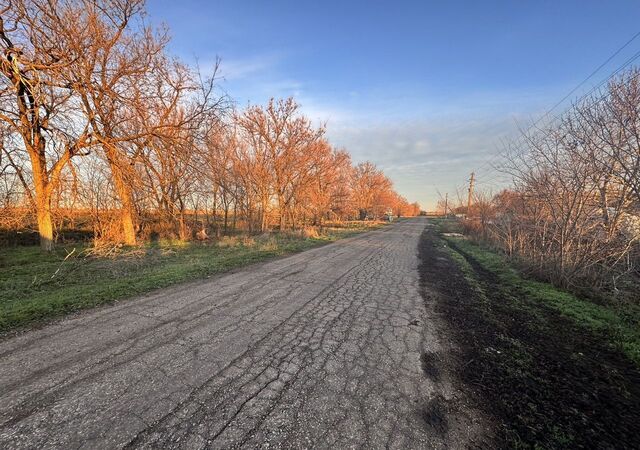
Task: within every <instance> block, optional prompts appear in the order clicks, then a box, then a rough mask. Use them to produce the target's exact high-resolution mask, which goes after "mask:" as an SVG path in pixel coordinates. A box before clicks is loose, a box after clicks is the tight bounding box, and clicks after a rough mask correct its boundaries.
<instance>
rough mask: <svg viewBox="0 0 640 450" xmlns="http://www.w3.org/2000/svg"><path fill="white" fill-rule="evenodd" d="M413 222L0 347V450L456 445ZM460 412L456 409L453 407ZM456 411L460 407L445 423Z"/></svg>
mask: <svg viewBox="0 0 640 450" xmlns="http://www.w3.org/2000/svg"><path fill="white" fill-rule="evenodd" d="M425 224H426V221H425V220H424V219H423V218H416V219H407V220H403V221H401V222H398V223H396V224H394V225H391V226H389V227H386V228H385V229H383V230H381V231H374V232H370V233H366V234H363V235H360V236H357V237H355V238H350V239H346V240H343V241H340V242H338V243H335V244H332V245H327V246H324V247H321V248H316V249H313V250H310V251H306V252H304V253H299V254H296V255H293V256H290V257H287V258H282V259H279V260H275V261H271V262H268V263H265V264H260V265H254V266H251V267H247V268H245V269H242V270H237V271H235V272H232V273H227V274H224V275H221V276H216V277H212V278H210V279H207V280H203V281H199V282H195V283H190V284H185V285H181V286H176V287H173V288H169V289H164V290H160V291H157V292H155V293H152V294H149V295H146V296H144V297H141V298H138V299H133V300H129V301H124V302H122V303H119V304H117V305H114V306H109V307H105V308H100V309H97V310H94V311H91V312H85V313H81V314H78V315H76V316H74V317H71V318H67V319H64V320H62V321H59V322H57V323H54V324H51V325H48V326H45V327H42V328H41V329H38V330H34V331H30V332H25V333H22V334H19V335H17V336H13V337H8V338H5V339H4V340H3V341H2V342H0V358H1V361H2V365H1V372H0V395H1V396H0V404H1V405H2V409H1V412H0V414H1V415H0V442H2V443H3V447H5V448H35V447H46V448H65V449H70V448H91V449H94V448H120V447H131V448H157V447H162V448H174V447H175V448H220V447H224V448H227V447H234V446H235V447H246V448H254V447H267V446H270V447H296V448H299V447H311V446H315V447H320V448H344V447H348V448H352V447H367V448H380V447H385V446H388V447H392V448H434V447H436V448H437V447H445V446H447V447H455V448H459V447H466V446H468V445H471V444H472V443H473V442H476V443H477V442H478V441H477V440H478V439H480V437H479V436H480V432H479V430H481V429H482V427H483V424H482V423H481V422H480V420H479V419H477V416H476V415H475V414H473V413H472V412H470V411H467V410H466V407H465V406H464V400H461V398H460V395H459V393H458V392H457V390H456V389H455V388H454V386H452V384H451V382H450V381H449V379H448V376H447V372H446V370H424V368H423V364H422V362H421V360H422V358H421V357H422V355H423V354H424V353H425V352H429V353H430V354H434V353H437V352H443V351H446V348H447V345H448V344H447V343H446V342H442V341H441V340H440V338H439V337H438V333H437V332H436V330H437V320H436V319H435V317H434V314H433V313H432V312H431V310H430V307H429V302H428V301H427V302H425V300H424V298H423V297H426V298H428V295H425V293H424V292H423V293H421V292H420V290H421V288H420V278H419V274H418V264H419V260H418V254H417V245H418V241H419V238H420V235H421V233H422V231H423V229H424V227H425ZM456 403H457V405H458V406H457V407H452V406H451V405H452V404H456ZM451 411H456V413H455V414H454V413H452V412H451Z"/></svg>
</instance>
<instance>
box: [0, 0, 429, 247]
mask: <svg viewBox="0 0 640 450" xmlns="http://www.w3.org/2000/svg"><path fill="white" fill-rule="evenodd" d="M0 5H1V6H0V50H1V51H2V54H1V55H0V80H1V81H0V145H1V150H0V195H1V196H2V197H1V198H0V201H2V205H1V208H2V209H1V210H0V213H1V214H2V223H0V226H1V227H3V228H13V229H19V228H24V227H28V226H29V225H30V224H31V223H33V224H34V225H35V226H37V230H38V233H39V236H40V242H41V246H42V247H43V248H44V249H47V250H50V249H51V248H52V246H53V243H54V240H55V237H56V231H59V230H61V229H63V228H74V227H78V226H79V224H80V223H81V222H82V224H84V225H83V226H89V227H90V228H91V230H92V232H93V234H94V235H95V236H96V237H98V238H105V239H115V240H119V241H122V242H124V243H126V244H136V243H137V241H138V240H139V239H140V238H141V237H142V236H147V235H149V234H152V233H158V234H166V235H169V236H178V237H180V238H182V239H187V238H189V237H191V236H192V235H193V234H194V233H195V232H199V233H200V235H201V236H202V235H206V234H207V233H210V232H211V231H212V230H215V232H218V233H220V232H227V231H229V229H236V228H239V227H240V228H244V229H247V230H249V231H256V232H257V231H264V230H267V229H269V228H279V229H281V230H284V229H292V228H296V227H299V226H302V225H304V224H309V223H313V224H317V225H321V224H322V222H323V221H324V220H327V219H349V218H364V217H380V216H381V215H382V214H384V213H386V212H387V211H388V210H393V211H395V212H396V213H399V214H402V215H413V214H417V213H418V207H417V205H415V204H414V205H409V204H408V202H407V201H406V200H405V199H403V198H402V197H400V196H399V195H398V194H396V193H395V191H394V190H393V188H392V185H391V182H390V181H389V179H388V178H387V177H385V176H384V174H383V173H382V172H381V171H380V170H378V169H377V168H376V167H375V166H374V165H373V164H370V163H363V164H360V165H357V166H356V167H353V165H352V163H351V160H350V157H349V155H348V154H347V153H346V152H345V151H343V150H336V149H334V148H333V147H332V146H331V145H330V144H329V143H328V141H327V140H326V138H325V130H324V127H317V126H314V125H313V123H312V122H311V121H310V120H309V119H307V118H306V117H305V116H304V115H302V114H301V112H300V109H299V106H298V105H297V104H296V103H295V101H294V100H292V99H288V100H279V101H271V102H270V103H269V104H268V105H266V106H264V107H260V106H252V107H248V108H247V109H246V110H244V111H236V110H235V109H234V108H233V107H232V103H231V102H230V101H229V99H228V98H227V97H226V96H225V95H222V94H220V93H219V92H218V91H217V88H216V84H215V71H214V73H213V74H211V75H210V76H208V77H205V76H201V74H200V73H199V71H197V70H194V69H193V68H190V67H188V66H186V65H185V64H183V63H181V62H180V61H179V60H177V59H175V58H173V57H171V56H170V55H169V54H168V52H167V51H166V46H167V43H168V35H167V30H165V29H158V28H154V27H151V26H149V25H148V24H147V23H146V21H145V9H144V2H143V0H0ZM87 224H88V225H87Z"/></svg>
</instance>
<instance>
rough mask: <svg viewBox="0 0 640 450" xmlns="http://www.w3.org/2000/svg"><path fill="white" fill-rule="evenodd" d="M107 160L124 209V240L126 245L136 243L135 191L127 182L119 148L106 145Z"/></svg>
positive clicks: (121, 219) (122, 214) (121, 215)
mask: <svg viewBox="0 0 640 450" xmlns="http://www.w3.org/2000/svg"><path fill="white" fill-rule="evenodd" d="M105 152H106V154H107V162H108V163H109V168H110V169H111V175H112V176H113V184H114V185H115V188H116V193H117V194H118V199H119V200H120V204H121V206H122V209H121V211H120V221H121V223H122V238H123V239H122V240H123V242H124V243H125V244H126V245H136V243H137V242H136V227H135V210H134V202H133V192H132V189H131V186H130V185H129V184H128V183H127V180H126V179H125V176H124V173H123V172H122V168H121V167H120V164H119V163H118V162H117V161H118V155H117V150H116V149H115V148H112V147H110V146H106V148H105Z"/></svg>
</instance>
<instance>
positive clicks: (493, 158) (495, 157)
mask: <svg viewBox="0 0 640 450" xmlns="http://www.w3.org/2000/svg"><path fill="white" fill-rule="evenodd" d="M639 36H640V31H638V32H637V33H635V34H634V35H633V36H632V37H631V38H630V39H629V40H627V41H626V42H625V43H624V44H623V45H622V46H621V47H619V48H618V49H617V50H616V51H615V52H614V53H613V54H612V55H611V56H609V57H608V58H607V59H606V60H605V61H604V62H603V63H601V64H600V65H599V66H598V67H597V68H596V69H595V70H593V71H592V72H591V73H590V74H589V75H588V76H587V77H586V78H585V79H584V80H582V81H581V82H580V83H579V84H578V85H577V86H575V87H574V88H573V89H571V91H569V93H568V94H566V95H565V96H564V97H562V99H560V100H559V101H558V102H556V103H555V104H554V105H553V106H552V107H551V108H550V109H548V110H547V111H546V112H545V113H544V114H543V115H542V116H540V117H539V118H538V119H537V120H536V121H534V122H533V124H531V125H530V126H529V127H528V128H527V129H526V131H523V132H522V134H521V136H520V137H519V138H518V139H516V140H515V142H513V144H515V145H517V144H518V143H520V141H522V140H523V139H524V138H525V135H526V134H527V133H529V131H531V129H532V128H534V127H536V126H537V125H538V124H539V123H540V122H541V121H542V120H544V119H545V118H546V117H547V116H549V115H550V114H551V113H552V112H553V110H555V109H556V108H557V107H558V106H560V105H561V104H562V103H563V102H564V101H565V100H567V99H568V98H569V97H570V96H571V95H573V94H574V93H575V92H576V91H577V90H578V89H580V88H581V87H582V86H583V85H584V84H585V83H586V82H587V81H589V80H590V79H591V78H592V77H593V76H594V75H595V74H597V73H598V72H599V71H600V70H601V69H602V68H603V67H605V66H606V65H607V64H608V63H609V62H611V61H612V60H613V58H615V57H616V56H617V55H619V54H620V52H621V51H622V50H624V49H625V48H627V47H628V46H629V45H630V44H631V43H632V42H633V41H634V40H636V39H637V38H638V37H639ZM639 57H640V51H638V52H637V53H635V54H634V55H633V56H631V57H630V58H629V59H627V60H626V61H625V62H624V63H623V64H622V65H621V66H619V67H618V68H617V69H616V70H614V71H613V72H612V73H611V74H610V75H609V76H607V77H606V78H604V79H603V80H602V81H600V82H599V83H597V84H596V85H595V86H593V87H592V88H591V89H590V90H588V91H587V92H586V93H584V94H583V95H582V96H580V97H579V98H578V99H577V100H576V103H579V102H581V101H582V100H584V99H585V98H586V97H587V96H589V95H590V94H591V93H593V92H595V91H596V90H597V89H599V88H600V87H602V85H604V84H605V83H606V82H607V81H609V80H610V79H612V78H613V77H615V76H616V75H617V74H619V73H620V72H621V71H622V70H624V69H625V68H627V67H628V66H629V65H630V64H632V63H633V62H634V61H635V60H636V59H638V58H639ZM605 96H606V94H605V95H603V96H601V98H600V99H599V100H602V99H603V98H604V97H605ZM552 118H554V119H556V120H560V117H558V116H557V115H555V114H554V115H552ZM500 158H501V154H500V152H498V153H495V154H493V155H491V156H490V157H489V158H487V159H486V160H485V161H484V162H483V163H482V164H481V165H480V166H479V167H478V171H482V170H487V171H489V170H490V169H491V168H492V167H491V166H492V164H493V163H494V162H495V161H497V160H499V159H500Z"/></svg>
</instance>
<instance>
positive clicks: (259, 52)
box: [147, 0, 640, 209]
mask: <svg viewBox="0 0 640 450" xmlns="http://www.w3.org/2000/svg"><path fill="white" fill-rule="evenodd" d="M147 6H148V11H149V17H150V20H152V21H153V22H155V23H166V24H167V25H168V26H169V28H170V30H171V35H172V37H173V39H172V42H171V45H170V50H171V51H172V52H173V53H174V54H176V55H178V56H179V57H181V58H183V59H184V60H186V61H188V62H193V61H194V60H195V59H197V60H198V63H199V64H200V66H201V67H202V68H203V69H206V68H208V67H211V66H212V64H213V62H214V61H215V60H216V58H217V57H219V58H221V60H222V63H221V74H222V76H223V77H224V79H223V80H221V84H222V87H223V88H224V89H225V90H226V91H227V92H228V93H229V95H231V96H232V97H233V98H234V99H235V100H236V101H237V102H238V104H239V105H240V106H242V105H246V104H247V103H249V102H251V103H264V102H266V101H267V100H268V99H269V98H270V97H286V96H290V95H293V96H295V97H296V99H297V100H298V101H299V103H301V104H302V107H303V111H304V112H305V113H306V114H307V115H309V116H310V117H312V118H313V119H315V120H319V121H327V125H328V137H329V139H330V140H331V142H332V143H333V144H334V145H336V146H339V147H345V148H347V150H349V152H350V153H351V154H352V156H353V158H354V160H355V161H356V162H358V161H363V160H367V159H368V160H371V161H373V162H374V163H376V164H378V165H379V166H380V167H382V168H383V169H384V170H385V172H386V173H387V174H388V175H389V176H390V177H391V179H392V180H393V181H394V184H395V186H396V188H397V190H398V191H399V192H400V193H401V194H403V195H405V196H406V197H407V198H408V199H409V200H411V201H414V200H417V201H419V202H420V203H421V205H423V206H424V207H425V208H429V209H431V208H433V207H434V206H435V203H436V201H437V199H438V192H440V193H443V194H444V192H449V194H450V196H452V195H454V192H455V190H456V187H460V186H462V185H463V184H464V182H465V180H466V179H467V178H468V176H469V173H470V172H471V171H472V170H476V171H478V168H480V169H481V170H479V174H478V179H479V187H482V188H484V189H497V188H498V187H499V185H500V184H499V183H500V179H499V178H496V175H495V174H494V173H492V171H491V170H488V169H487V166H488V164H487V161H489V162H492V161H494V160H495V159H496V158H495V156H494V155H495V154H496V153H497V152H498V149H499V145H500V141H501V139H505V138H508V137H509V136H513V135H514V134H515V133H516V130H517V126H518V124H520V125H525V124H526V123H528V122H530V121H531V120H532V119H535V118H537V117H538V116H539V115H540V114H542V113H543V112H544V111H546V110H547V109H549V108H550V107H551V106H553V105H554V104H555V103H556V102H557V101H558V100H559V99H561V98H562V97H564V95H565V94H566V93H568V92H569V91H570V90H571V89H572V88H573V87H575V86H576V85H577V84H578V83H580V82H581V81H582V80H583V79H584V78H585V77H586V76H587V75H589V74H590V73H591V72H592V71H593V70H594V69H595V68H596V67H597V66H598V65H600V64H601V63H602V62H603V61H605V60H606V59H607V58H608V57H609V56H610V55H611V54H613V53H614V52H615V51H616V50H617V49H618V48H619V47H620V46H621V45H622V44H624V43H625V42H626V41H627V40H629V39H630V38H631V37H632V36H633V35H634V34H635V33H636V32H638V31H640V21H639V20H638V19H640V2H637V1H632V0H627V1H618V0H608V1H602V0H601V1H595V0H582V1H573V0H571V1H569V0H567V1H562V0H556V1H547V0H537V1H533V0H530V1H514V0H511V1H507V0H504V1H491V0H485V1H471V0H468V1H399V0H395V1H376V0H370V1H348V0H343V1H322V2H321V1H310V0H309V1H301V0H300V1H278V0H273V1H266V0H263V1H257V0H256V1H239V0H238V1H226V0H225V1H204V0H181V1H175V0H173V1H167V0H148V4H147ZM637 51H640V38H638V39H637V40H636V41H634V42H633V43H632V44H631V45H629V47H627V48H626V49H625V51H623V52H621V53H620V54H619V55H618V56H617V57H616V58H615V59H614V60H613V61H611V63H610V64H608V65H607V66H606V67H604V68H603V69H602V71H601V72H599V73H598V74H597V75H596V76H594V77H593V79H592V80H590V82H589V83H587V84H585V86H583V88H582V89H580V90H579V91H578V92H577V93H576V95H579V94H580V93H581V92H583V91H586V90H588V89H589V87H590V86H592V85H593V84H595V83H596V82H598V81H600V80H602V79H603V78H605V77H606V76H607V75H608V74H609V73H610V72H611V71H613V69H614V68H616V67H617V66H619V65H620V64H622V62H624V61H625V60H626V59H627V58H628V57H630V56H631V55H633V54H634V53H635V52H637ZM567 104H568V102H567ZM560 110H562V106H561V107H559V108H558V111H560Z"/></svg>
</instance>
